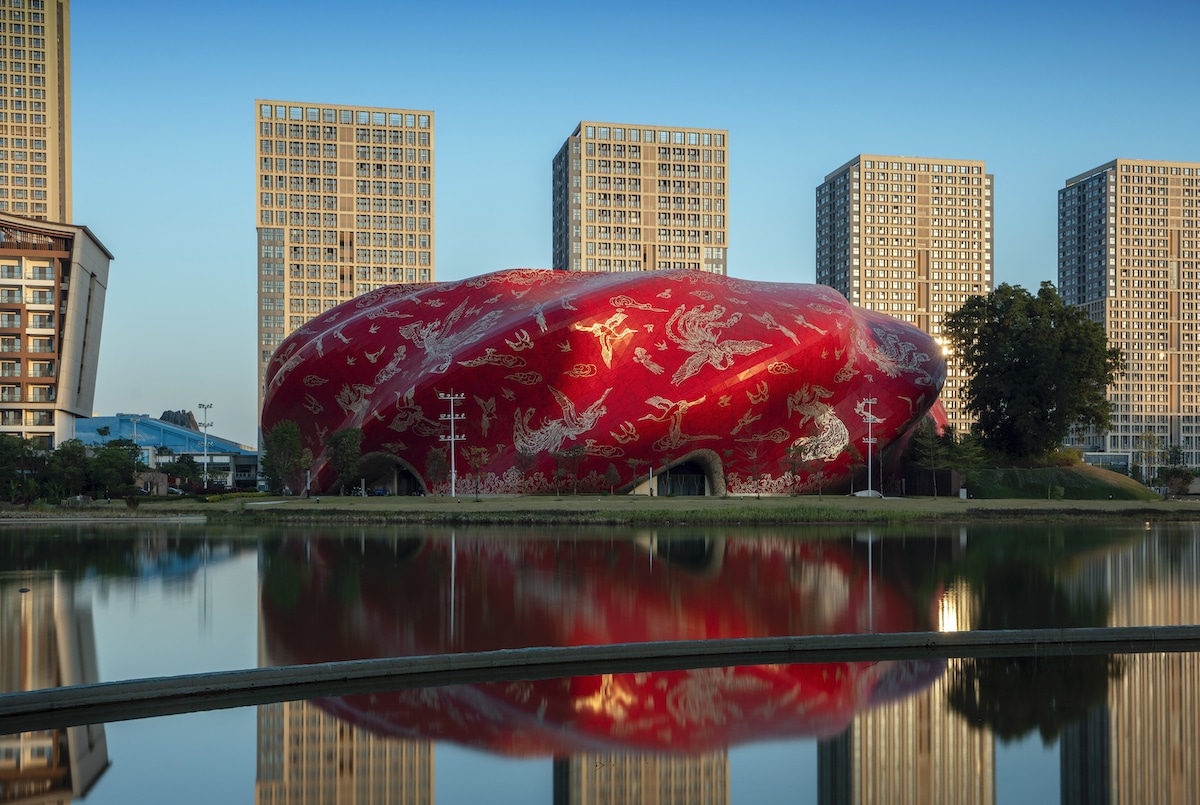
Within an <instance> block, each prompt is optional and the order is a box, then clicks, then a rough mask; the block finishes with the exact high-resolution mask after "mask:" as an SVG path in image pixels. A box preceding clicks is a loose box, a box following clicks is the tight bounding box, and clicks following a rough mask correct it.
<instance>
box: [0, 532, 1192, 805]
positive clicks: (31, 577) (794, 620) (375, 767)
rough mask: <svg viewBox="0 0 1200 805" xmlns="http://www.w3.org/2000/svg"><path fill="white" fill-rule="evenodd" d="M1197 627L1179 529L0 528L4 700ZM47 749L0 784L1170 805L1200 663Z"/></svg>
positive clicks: (452, 796) (760, 681)
mask: <svg viewBox="0 0 1200 805" xmlns="http://www.w3.org/2000/svg"><path fill="white" fill-rule="evenodd" d="M22 590H25V592H22ZM1197 623H1200V526H1179V525H1172V526H1161V527H1160V526H1151V527H1148V528H1146V527H1139V528H1129V527H1116V528H1112V529H1107V530H1106V529H1099V528H1096V527H1095V526H1092V525H1089V526H1087V527H1081V528H1072V527H1064V526H1049V527H1048V526H1011V525H1005V526H1002V527H997V526H991V527H986V526H972V527H970V528H958V527H954V528H923V529H907V530H888V529H880V528H875V529H865V528H842V527H839V528H833V527H826V528H820V529H803V528H787V529H754V530H748V529H736V530H732V529H693V530H690V531H687V532H675V531H668V530H658V531H653V530H641V531H631V530H612V529H609V530H588V531H584V530H564V529H543V530H534V529H523V530H516V529H499V528H496V529H470V530H464V529H457V530H455V531H450V530H440V529H421V530H417V529H398V528H389V529H310V530H294V529H293V530H287V531H283V530H272V529H256V530H237V529H230V528H204V527H183V526H162V525H159V526H141V527H119V528H113V527H105V528H101V527H93V526H70V527H54V528H50V527H46V528H40V529H27V530H21V529H16V528H11V527H10V528H6V529H4V530H0V629H2V630H3V631H2V632H0V634H2V642H0V682H2V685H3V687H2V689H3V691H15V690H24V689H35V688H38V687H49V686H56V685H61V684H77V683H79V682H86V681H115V680H121V679H133V678H141V677H149V676H164V675H174V674H185V673H194V672H198V671H215V670H235V669H241V668H252V667H260V666H268V665H285V664H296V663H309V662H322V661H329V660H344V659H359V658H366V657H383V656H410V655H419V654H432V653H445V652H459V651H482V650H490V649H496V648H518V647H523V646H548V645H589V644H600V643H618V642H619V643H626V642H644V641H655V640H677V639H705V638H721V637H750V636H769V635H817V634H842V633H882V632H900V631H924V630H930V631H933V630H951V629H959V630H961V629H1009V628H1050V627H1053V628H1061V627H1083V626H1164V625H1184V624H1197ZM43 737H44V740H43V743H46V742H50V743H53V742H54V741H60V742H61V740H62V739H61V738H59V737H47V736H43ZM67 737H68V739H69V740H70V741H71V742H72V749H71V753H70V757H71V763H67V762H66V761H65V760H64V761H63V763H62V764H60V765H65V766H66V767H69V768H70V770H71V774H70V775H69V776H68V777H66V778H64V777H63V776H62V775H61V774H60V775H59V776H58V777H54V775H53V773H52V772H49V771H46V770H45V769H41V770H39V767H38V763H39V759H40V758H41V757H42V755H40V754H38V752H39V751H41V750H39V749H38V743H37V740H35V738H37V736H33V738H31V737H29V736H26V738H25V739H24V744H21V742H20V741H18V740H16V739H14V738H12V737H10V738H7V739H4V741H5V743H3V744H0V746H2V747H3V748H4V749H5V750H6V751H9V752H10V755H6V756H5V762H7V763H8V765H7V766H6V767H0V786H3V787H4V790H5V791H6V792H8V793H10V794H11V793H14V792H15V791H16V790H17V789H19V787H20V786H22V785H24V786H26V787H27V788H28V792H29V793H32V791H33V789H34V788H36V787H37V786H43V787H45V786H59V787H60V790H68V791H69V790H72V789H74V791H75V793H76V794H77V795H78V794H80V793H83V792H84V791H85V790H86V799H85V801H87V802H89V803H94V802H99V803H107V802H143V801H145V802H148V801H155V800H157V801H163V800H170V801H178V802H212V801H225V802H250V801H255V802H260V803H292V802H295V803H298V802H346V803H349V802H364V803H365V802H395V803H400V802H404V803H409V802H412V803H420V802H430V803H431V802H437V803H460V802H461V803H467V802H478V801H489V802H496V803H503V802H514V803H517V802H520V803H524V802H547V803H549V802H564V803H565V802H584V801H591V802H648V801H660V802H667V801H670V802H681V803H683V802H688V803H691V802H696V803H700V802H712V803H721V802H739V803H740V802H755V803H757V802H831V801H833V802H837V801H845V802H852V801H863V802H884V801H912V802H919V801H941V802H980V803H989V802H1000V803H1007V802H1019V803H1022V805H1025V804H1026V803H1034V802H1075V801H1114V802H1115V801H1127V802H1153V801H1187V800H1188V799H1189V798H1191V797H1194V796H1196V794H1197V792H1200V657H1198V656H1196V655H1136V656H1127V657H1098V658H1097V657H1077V658H1065V659H1049V658H1043V659H1041V660H1037V659H1006V660H969V659H961V660H960V659H952V660H949V661H939V662H898V661H889V662H879V663H827V664H807V665H792V666H765V667H756V668H734V669H716V670H713V669H708V670H698V671H672V672H654V673H648V674H613V675H606V676H603V677H588V678H577V679H571V680H551V681H545V682H523V683H491V684H480V685H471V686H466V685H462V686H454V687H449V688H440V689H430V690H425V691H407V692H403V693H393V694H375V695H369V696H367V695H363V696H349V697H341V698H329V699H323V700H318V701H314V702H294V703H285V704H275V705H265V706H262V707H258V708H244V709H236V710H225V711H214V712H208V713H197V714H191V715H186V716H175V717H170V718H159V719H147V720H143V721H130V722H117V723H112V724H109V725H107V726H106V727H105V728H104V729H102V730H101V729H98V728H92V729H90V730H84V729H83V728H80V729H76V730H74V731H72V733H71V734H70V735H69V736H67ZM81 746H83V747H90V750H87V751H81V750H80V749H79V747H81ZM13 747H18V748H17V749H15V750H14V749H13ZM14 751H15V752H16V753H17V754H18V755H19V756H20V757H21V762H20V763H18V764H16V765H20V766H21V768H22V770H23V774H25V777H24V778H22V779H19V780H17V781H16V782H13V781H12V777H11V774H10V775H8V776H5V775H4V774H3V772H4V769H5V768H8V769H9V770H10V772H11V769H12V766H13V765H14V764H13V763H11V762H8V758H9V757H10V756H11V754H12V753H13V752H14ZM22 753H23V754H22ZM66 756H67V753H63V757H64V758H65V757H66ZM106 762H107V763H110V764H111V765H108V766H107V767H105V765H104V764H105V763H106ZM72 764H73V765H72ZM45 765H46V764H45V763H43V764H42V766H45ZM51 765H53V764H51ZM35 772H36V773H35ZM30 775H32V777H31V776H30ZM18 776H19V775H18ZM22 780H23V781H22ZM89 784H90V787H89Z"/></svg>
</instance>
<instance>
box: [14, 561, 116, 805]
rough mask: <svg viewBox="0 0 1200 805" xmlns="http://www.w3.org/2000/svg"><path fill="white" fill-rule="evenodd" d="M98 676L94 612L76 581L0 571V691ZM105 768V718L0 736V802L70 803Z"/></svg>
mask: <svg viewBox="0 0 1200 805" xmlns="http://www.w3.org/2000/svg"><path fill="white" fill-rule="evenodd" d="M22 589H25V590H27V592H21V590H22ZM98 679H99V675H98V673H97V665H96V641H95V633H94V630H93V624H92V610H91V607H90V606H89V605H88V604H87V603H85V602H83V601H81V600H78V599H77V598H76V597H75V589H74V585H73V584H71V583H70V582H66V581H64V580H62V579H61V578H60V577H59V576H58V574H57V573H21V574H3V575H0V693H17V692H21V691H31V690H41V689H44V688H56V687H61V686H64V685H81V684H86V683H91V682H96V681H97V680H98ZM107 768H108V746H107V742H106V740H105V734H104V725H103V724H97V725H91V726H82V727H68V728H65V729H51V730H37V731H33V732H24V733H21V734H19V735H4V736H0V801H3V802H69V801H70V800H71V799H73V798H75V797H80V796H83V795H84V794H86V793H87V791H88V790H89V789H90V788H91V787H92V785H93V784H94V783H95V782H96V780H98V779H99V778H100V775H101V774H103V773H104V770H105V769H107Z"/></svg>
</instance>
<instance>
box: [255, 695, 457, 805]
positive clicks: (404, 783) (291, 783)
mask: <svg viewBox="0 0 1200 805" xmlns="http://www.w3.org/2000/svg"><path fill="white" fill-rule="evenodd" d="M254 801H255V802H256V803H259V805H267V803H271V805H283V804H285V803H286V805H300V803H304V805H315V803H322V804H324V803H329V805H332V804H333V803H338V805H354V804H355V803H373V804H377V805H431V803H432V802H433V743H432V742H430V741H406V740H399V739H395V738H386V737H381V736H378V735H374V734H372V733H370V732H367V731H366V730H362V729H358V728H357V727H354V726H352V725H350V724H348V723H346V722H345V721H342V720H341V719H339V718H336V717H334V716H332V715H330V714H328V713H326V712H325V711H323V710H321V709H320V708H319V707H317V706H316V705H315V704H313V703H312V702H285V703H282V704H268V705H263V706H260V707H259V708H258V771H257V779H256V782H255V786H254Z"/></svg>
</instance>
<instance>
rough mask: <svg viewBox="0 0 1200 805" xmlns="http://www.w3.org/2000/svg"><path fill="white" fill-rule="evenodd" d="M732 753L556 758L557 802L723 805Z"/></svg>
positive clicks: (573, 804) (558, 804)
mask: <svg viewBox="0 0 1200 805" xmlns="http://www.w3.org/2000/svg"><path fill="white" fill-rule="evenodd" d="M728 802H729V754H728V753H727V752H725V751H720V752H710V753H707V754H703V755H656V754H641V753H636V752H621V753H604V754H582V755H572V756H570V757H563V758H556V759H555V760H554V805H598V804H599V803H613V805H624V804H625V803H638V805H699V803H705V805H724V804H725V803H728Z"/></svg>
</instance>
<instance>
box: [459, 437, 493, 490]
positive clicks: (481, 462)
mask: <svg viewBox="0 0 1200 805" xmlns="http://www.w3.org/2000/svg"><path fill="white" fill-rule="evenodd" d="M464 452H465V453H466V456H465V458H466V459H467V466H468V467H470V468H471V474H472V475H474V476H475V501H476V502H478V501H479V484H480V481H481V480H482V478H481V476H482V475H483V468H484V467H486V466H487V463H488V462H489V461H491V460H492V457H491V455H490V454H489V453H488V449H487V448H486V447H468V448H467V449H466V450H465V451H464Z"/></svg>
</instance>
